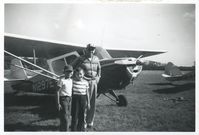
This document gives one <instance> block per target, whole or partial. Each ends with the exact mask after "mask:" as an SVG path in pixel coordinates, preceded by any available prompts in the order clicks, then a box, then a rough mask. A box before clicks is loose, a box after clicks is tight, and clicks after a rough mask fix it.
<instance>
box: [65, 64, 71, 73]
mask: <svg viewBox="0 0 199 135" xmlns="http://www.w3.org/2000/svg"><path fill="white" fill-rule="evenodd" d="M65 71H71V72H72V71H73V67H72V66H71V65H66V66H64V72H65Z"/></svg>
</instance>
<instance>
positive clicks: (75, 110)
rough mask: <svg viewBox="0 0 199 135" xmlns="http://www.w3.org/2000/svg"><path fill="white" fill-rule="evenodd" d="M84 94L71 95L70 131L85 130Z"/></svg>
mask: <svg viewBox="0 0 199 135" xmlns="http://www.w3.org/2000/svg"><path fill="white" fill-rule="evenodd" d="M86 106H87V100H86V95H73V97H72V123H71V130H72V131H85V124H86V117H85V115H86Z"/></svg>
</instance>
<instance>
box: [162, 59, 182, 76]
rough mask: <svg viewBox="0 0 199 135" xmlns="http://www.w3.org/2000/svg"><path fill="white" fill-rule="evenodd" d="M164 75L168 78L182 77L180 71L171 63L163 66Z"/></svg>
mask: <svg viewBox="0 0 199 135" xmlns="http://www.w3.org/2000/svg"><path fill="white" fill-rule="evenodd" d="M164 73H165V74H166V75H169V76H179V75H182V72H181V71H180V69H179V68H178V67H177V66H175V65H174V64H173V63H172V62H168V64H167V65H166V66H165V72H164Z"/></svg>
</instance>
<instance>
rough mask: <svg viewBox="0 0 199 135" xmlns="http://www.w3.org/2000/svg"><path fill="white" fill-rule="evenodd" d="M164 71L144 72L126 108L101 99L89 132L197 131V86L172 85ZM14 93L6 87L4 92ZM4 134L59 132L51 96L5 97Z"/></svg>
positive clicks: (129, 90) (128, 93)
mask: <svg viewBox="0 0 199 135" xmlns="http://www.w3.org/2000/svg"><path fill="white" fill-rule="evenodd" d="M161 73H162V72H161V71H143V72H142V73H141V75H140V76H139V78H137V80H135V81H134V84H133V85H132V84H131V85H129V86H128V87H127V88H126V89H125V90H123V91H117V94H124V95H125V96H126V98H127V100H128V106H127V107H118V106H117V105H115V103H113V102H112V101H110V100H109V99H107V98H106V97H105V96H103V95H101V96H100V97H99V98H98V99H97V106H96V108H97V109H96V113H95V123H94V127H93V129H89V131H114V132H117V131H118V132H119V131H132V132H133V131H191V132H193V131H195V84H194V83H193V82H186V81H184V82H180V83H175V84H173V85H171V84H170V83H169V82H167V81H165V80H164V79H163V78H162V77H161ZM7 90H8V91H11V90H10V87H9V86H5V91H7ZM4 101H5V102H4V104H5V107H4V112H5V113H4V128H5V131H58V129H59V120H58V117H57V112H56V109H55V102H54V101H55V100H54V98H53V97H52V96H40V95H33V94H24V95H20V96H19V95H18V96H14V95H12V94H5V97H4Z"/></svg>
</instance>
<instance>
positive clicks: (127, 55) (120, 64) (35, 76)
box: [4, 33, 164, 106]
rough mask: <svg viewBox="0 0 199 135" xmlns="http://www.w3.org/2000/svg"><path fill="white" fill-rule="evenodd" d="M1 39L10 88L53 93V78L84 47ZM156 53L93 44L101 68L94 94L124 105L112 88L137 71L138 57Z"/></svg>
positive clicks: (125, 83) (13, 37)
mask: <svg viewBox="0 0 199 135" xmlns="http://www.w3.org/2000/svg"><path fill="white" fill-rule="evenodd" d="M4 39H5V49H4V55H5V62H9V63H10V68H9V69H10V70H9V71H7V73H5V75H4V77H5V81H12V82H11V83H12V88H13V89H14V90H16V91H27V92H28V91H29V92H37V93H54V92H55V86H56V84H55V82H56V81H55V80H57V79H58V78H59V77H60V76H62V75H63V67H64V65H66V64H71V65H72V64H73V61H74V60H75V59H77V58H78V57H79V56H80V55H82V54H83V49H84V47H82V46H81V45H76V44H71V43H62V42H57V41H50V40H43V39H42V40H41V39H36V38H30V37H26V36H21V35H15V34H9V33H7V34H5V37H4ZM160 53H164V52H163V51H141V50H114V49H107V50H106V49H104V48H102V47H96V51H95V55H97V56H98V58H99V59H100V64H101V68H102V72H101V79H100V81H99V84H98V96H99V95H101V94H103V95H105V96H107V97H108V98H110V99H111V100H113V101H115V102H116V104H117V105H119V106H126V105H127V100H126V98H125V96H123V95H119V96H118V95H116V94H115V92H114V90H122V89H124V88H125V87H126V86H128V85H129V84H130V83H131V82H133V80H134V79H135V78H136V77H137V76H138V75H139V74H140V73H141V71H142V62H141V60H140V59H141V58H143V57H147V56H152V55H156V54H160ZM28 59H32V62H30V60H28ZM9 60H10V61H9Z"/></svg>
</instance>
